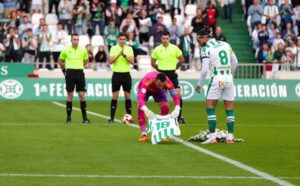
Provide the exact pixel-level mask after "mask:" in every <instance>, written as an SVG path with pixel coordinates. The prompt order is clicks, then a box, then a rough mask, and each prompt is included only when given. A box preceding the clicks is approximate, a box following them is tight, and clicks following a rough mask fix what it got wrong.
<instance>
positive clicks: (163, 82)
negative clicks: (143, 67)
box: [137, 72, 180, 142]
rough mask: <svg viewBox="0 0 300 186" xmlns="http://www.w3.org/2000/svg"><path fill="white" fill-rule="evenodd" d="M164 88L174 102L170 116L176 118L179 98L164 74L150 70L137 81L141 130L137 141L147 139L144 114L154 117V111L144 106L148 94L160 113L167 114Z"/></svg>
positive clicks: (167, 108)
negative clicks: (156, 104)
mask: <svg viewBox="0 0 300 186" xmlns="http://www.w3.org/2000/svg"><path fill="white" fill-rule="evenodd" d="M166 90H169V92H170V94H171V96H172V98H173V101H174V103H175V109H174V111H173V112H172V113H171V117H172V118H177V117H178V115H179V112H180V99H179V97H178V95H177V93H176V89H175V88H174V85H173V84H172V82H171V80H170V79H169V78H168V77H167V76H166V75H165V74H163V73H160V72H150V73H148V74H146V75H145V76H144V77H143V78H142V80H141V81H140V82H139V85H138V93H137V100H138V122H139V125H140V130H141V137H140V139H139V141H141V142H144V141H148V136H147V131H146V118H145V115H146V116H147V118H148V119H154V118H155V117H156V116H155V113H154V112H152V111H151V110H149V109H148V108H147V106H146V102H147V101H148V99H149V97H150V96H152V97H153V99H154V101H155V102H157V103H158V105H159V107H160V111H161V115H167V114H168V113H169V102H168V98H167V94H166Z"/></svg>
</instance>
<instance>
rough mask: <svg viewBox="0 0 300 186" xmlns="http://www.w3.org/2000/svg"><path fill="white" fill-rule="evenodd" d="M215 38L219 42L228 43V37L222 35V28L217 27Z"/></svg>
mask: <svg viewBox="0 0 300 186" xmlns="http://www.w3.org/2000/svg"><path fill="white" fill-rule="evenodd" d="M214 38H215V39H216V40H218V41H225V42H226V41H227V40H226V37H225V36H224V35H223V34H222V28H221V27H220V26H217V27H216V31H215V33H214Z"/></svg>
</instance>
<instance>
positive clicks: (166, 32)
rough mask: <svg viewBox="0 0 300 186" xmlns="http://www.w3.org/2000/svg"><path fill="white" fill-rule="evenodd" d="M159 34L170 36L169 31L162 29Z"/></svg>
mask: <svg viewBox="0 0 300 186" xmlns="http://www.w3.org/2000/svg"><path fill="white" fill-rule="evenodd" d="M161 36H170V32H169V31H164V32H163V33H162V34H161Z"/></svg>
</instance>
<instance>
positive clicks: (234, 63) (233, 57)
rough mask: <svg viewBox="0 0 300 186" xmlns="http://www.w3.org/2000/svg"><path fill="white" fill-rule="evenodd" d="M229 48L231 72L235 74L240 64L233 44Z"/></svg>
mask: <svg viewBox="0 0 300 186" xmlns="http://www.w3.org/2000/svg"><path fill="white" fill-rule="evenodd" d="M229 50H230V59H231V72H232V74H233V75H234V72H235V70H236V68H237V66H238V59H237V57H236V55H235V53H234V52H233V50H232V48H231V46H229Z"/></svg>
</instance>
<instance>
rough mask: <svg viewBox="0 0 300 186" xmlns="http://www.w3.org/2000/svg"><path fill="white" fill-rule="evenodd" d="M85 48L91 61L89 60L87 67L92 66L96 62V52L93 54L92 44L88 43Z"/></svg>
mask: <svg viewBox="0 0 300 186" xmlns="http://www.w3.org/2000/svg"><path fill="white" fill-rule="evenodd" d="M85 48H86V50H87V52H88V55H89V61H88V63H87V65H86V68H92V64H93V62H94V54H93V51H92V45H90V44H87V45H86V46H85Z"/></svg>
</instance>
